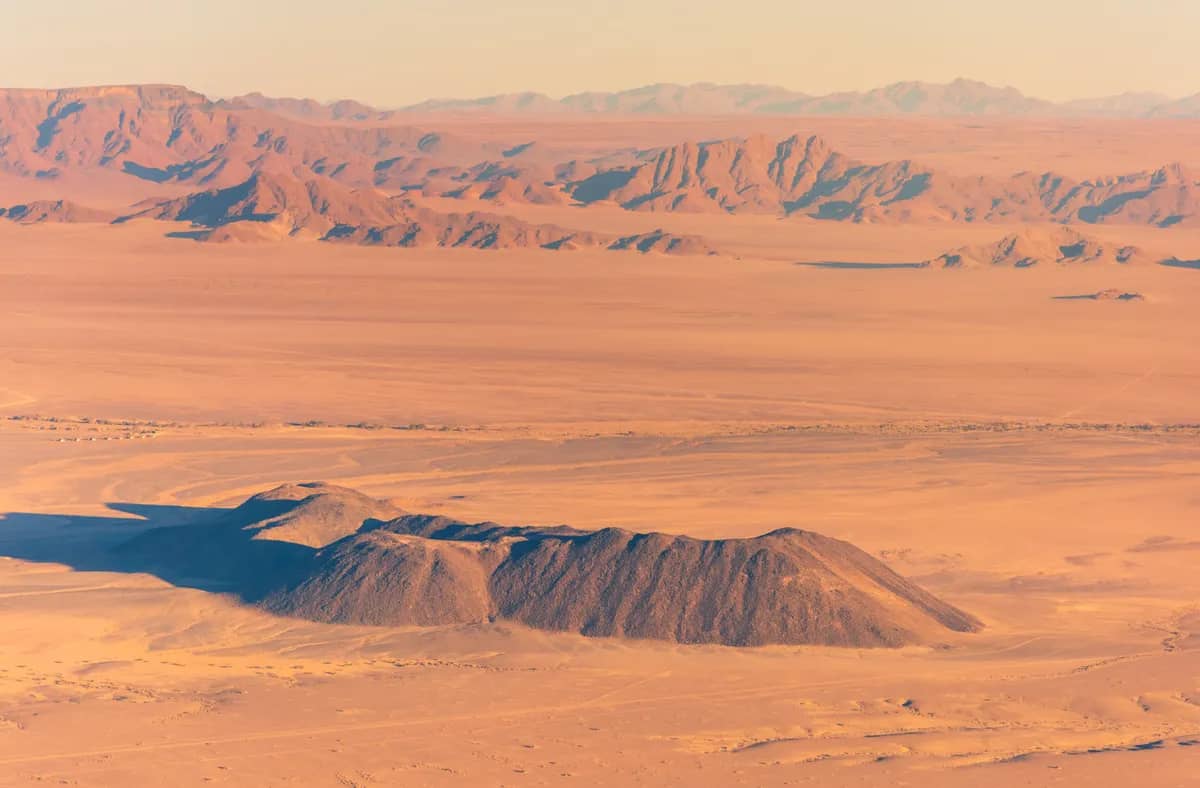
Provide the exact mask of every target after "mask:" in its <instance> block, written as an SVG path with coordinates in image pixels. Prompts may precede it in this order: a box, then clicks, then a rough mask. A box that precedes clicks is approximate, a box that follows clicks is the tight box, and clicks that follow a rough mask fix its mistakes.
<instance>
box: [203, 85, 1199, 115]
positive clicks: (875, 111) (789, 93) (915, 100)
mask: <svg viewBox="0 0 1200 788" xmlns="http://www.w3.org/2000/svg"><path fill="white" fill-rule="evenodd" d="M220 104H221V105H222V106H225V107H228V108H230V109H263V110H267V111H269V112H275V113H278V114H282V115H288V116H290V117H294V118H298V119H305V120H318V121H330V120H333V121H340V122H376V123H377V122H386V121H389V120H396V119H397V117H398V116H402V115H421V114H442V113H480V114H498V115H562V114H571V113H578V114H591V115H785V116H786V115H796V116H826V117H829V116H857V117H888V116H918V117H976V116H977V117H1069V118H1088V117H1091V118H1200V93H1198V94H1196V95H1193V96H1189V97H1187V98H1181V99H1172V98H1171V97H1169V96H1165V95H1162V94H1160V93H1149V92H1131V93H1121V94H1118V95H1113V96H1102V97H1098V98H1086V99H1076V100H1072V101H1060V102H1054V101H1046V100H1044V99H1039V98H1034V97H1031V96H1027V95H1025V94H1024V93H1022V92H1021V91H1019V90H1017V89H1016V88H1012V87H997V86H995V85H989V84H987V83H986V82H978V81H974V80H969V79H956V80H954V81H953V82H947V83H936V82H895V83H893V84H891V85H886V86H884V87H879V88H874V89H872V90H865V91H846V92H840V93H828V94H824V95H813V94H808V93H800V92H797V91H794V90H788V89H787V88H782V87H778V86H775V85H718V84H712V83H707V82H700V83H695V84H690V85H678V84H655V85H646V86H644V87H639V88H633V89H630V90H620V91H611V92H601V91H592V92H586V93H574V94H572V95H569V96H565V97H563V98H552V97H551V96H548V95H546V94H544V93H534V92H519V93H501V94H498V95H494V96H484V97H479V98H462V99H460V98H445V99H429V100H427V101H422V102H420V103H417V104H412V105H409V106H406V107H400V108H397V109H386V110H385V109H378V108H375V107H371V106H369V105H367V104H363V103H361V102H357V101H349V100H342V101H334V102H329V103H321V102H318V101H314V100H312V99H294V98H273V97H270V96H264V95H263V94H261V93H249V94H247V95H244V96H238V97H236V98H232V99H226V100H223V101H221V102H220Z"/></svg>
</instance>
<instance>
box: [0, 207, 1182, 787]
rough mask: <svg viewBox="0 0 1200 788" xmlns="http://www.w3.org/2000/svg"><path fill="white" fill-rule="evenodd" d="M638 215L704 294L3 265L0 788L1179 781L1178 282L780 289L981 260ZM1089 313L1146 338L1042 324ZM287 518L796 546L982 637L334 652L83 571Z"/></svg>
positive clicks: (1016, 276)
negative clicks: (311, 503) (235, 517)
mask: <svg viewBox="0 0 1200 788" xmlns="http://www.w3.org/2000/svg"><path fill="white" fill-rule="evenodd" d="M531 210H532V209H531ZM547 210H562V211H567V210H570V209H547ZM635 220H636V221H640V220H641V219H635ZM654 220H655V221H656V223H658V224H663V223H665V222H667V221H672V222H678V223H680V225H681V226H682V225H685V224H687V223H688V222H699V221H703V222H704V223H705V225H706V230H707V232H708V234H709V235H714V236H718V237H721V238H724V239H725V240H726V242H727V245H728V246H730V247H731V248H734V249H735V250H736V251H738V256H739V257H740V259H735V258H734V257H722V258H712V259H708V258H704V259H675V258H666V257H658V256H650V257H646V258H641V257H639V258H637V259H625V258H620V257H619V256H618V258H619V259H613V256H611V255H609V256H605V255H603V254H599V253H596V254H590V253H585V252H581V253H578V254H552V253H535V252H521V253H506V252H494V253H487V252H452V251H442V252H438V251H433V252H430V251H420V252H405V251H399V250H372V249H348V248H330V247H328V246H325V245H322V244H318V243H302V242H294V243H282V244H275V245H264V246H228V247H213V246H205V245H200V244H193V243H189V242H186V241H172V240H167V239H164V238H162V237H161V228H160V227H146V226H141V225H133V226H127V227H121V228H87V227H78V226H77V227H33V228H18V227H0V248H2V249H3V253H2V254H0V417H2V419H0V512H3V513H4V514H3V515H0V556H3V557H2V558H0V631H2V632H3V633H4V637H3V638H0V785H32V784H44V783H50V784H75V785H121V786H127V785H133V786H135V785H162V784H165V783H166V784H172V785H204V784H218V785H222V784H223V785H331V786H337V785H355V786H370V785H463V784H475V785H513V786H519V785H549V784H553V785H558V784H564V785H569V784H580V785H687V786H694V785H713V786H725V785H885V784H896V785H922V786H933V787H936V786H951V785H953V786H957V785H972V786H1011V785H1064V786H1067V785H1079V784H1085V783H1086V784H1092V785H1097V786H1101V785H1127V784H1131V783H1134V782H1136V783H1138V784H1141V785H1155V786H1158V785H1162V786H1184V785H1191V784H1193V783H1194V780H1195V774H1196V770H1197V767H1198V766H1200V648H1198V646H1200V575H1197V573H1196V572H1195V561H1196V557H1197V555H1200V536H1197V534H1196V529H1195V524H1196V523H1197V522H1200V493H1198V492H1197V489H1198V487H1197V480H1198V479H1200V414H1198V413H1197V410H1196V405H1195V392H1196V391H1197V390H1200V355H1198V354H1197V353H1196V350H1195V348H1196V347H1197V346H1198V345H1200V342H1198V341H1200V322H1198V321H1197V319H1196V307H1195V305H1196V304H1197V303H1200V271H1193V270H1185V269H1169V268H1165V267H1161V266H1154V265H1148V266H1136V267H1124V268H1123V267H1115V266H1100V267H1087V268H1077V269H1073V270H1011V269H1008V270H1002V271H991V270H981V271H954V272H947V271H931V270H924V271H922V270H906V269H898V270H836V269H824V268H814V267H809V266H799V265H795V264H794V263H796V262H804V261H810V262H811V261H820V260H829V259H836V260H858V261H889V260H892V261H897V260H921V259H927V258H928V257H930V256H932V255H934V254H937V253H939V252H941V251H944V250H945V249H947V248H953V247H955V246H960V245H963V244H967V243H975V242H978V241H987V240H992V239H994V237H995V235H996V228H995V227H991V228H984V229H982V230H979V229H977V228H961V227H960V228H948V227H937V228H924V229H921V228H913V227H892V228H887V227H841V226H836V227H829V226H826V225H821V224H817V223H797V224H789V225H788V226H787V227H786V228H780V229H778V230H777V231H775V232H771V233H768V232H766V231H765V230H764V227H765V226H766V225H765V223H766V222H768V221H771V220H766V219H762V220H760V219H756V218H752V217H745V219H744V220H743V219H742V218H738V219H730V220H724V219H722V218H713V217H670V218H669V219H668V218H667V217H654ZM589 221H594V222H597V223H599V222H604V221H613V222H616V221H618V218H617V217H616V215H615V214H614V215H613V216H608V215H607V214H604V213H603V212H600V213H597V214H595V218H594V219H589ZM776 226H777V225H776ZM1130 232H1132V231H1129V230H1128V229H1127V228H1126V230H1125V233H1126V235H1128V234H1129V233H1130ZM1138 232H1140V233H1142V234H1143V236H1144V237H1137V238H1131V240H1130V242H1132V243H1137V244H1139V245H1142V246H1145V247H1148V248H1149V247H1153V246H1155V245H1156V244H1157V245H1160V246H1162V245H1170V246H1172V247H1173V248H1172V249H1171V250H1170V251H1172V252H1173V253H1177V254H1180V256H1187V252H1188V249H1187V248H1186V247H1188V246H1189V245H1191V247H1192V248H1193V249H1194V250H1195V251H1194V253H1193V254H1192V255H1191V256H1192V257H1200V243H1197V240H1198V239H1200V236H1197V235H1196V234H1194V233H1193V234H1190V235H1189V232H1187V231H1180V232H1171V233H1169V234H1164V233H1162V232H1161V231H1138ZM1133 234H1135V235H1136V234H1137V233H1133ZM1178 247H1183V248H1178ZM1108 289H1117V290H1120V291H1122V292H1137V293H1139V294H1142V295H1143V296H1144V299H1143V300H1139V301H1128V302H1124V301H1105V300H1098V301H1092V300H1087V299H1083V300H1069V301H1064V300H1056V297H1058V296H1064V295H1078V294H1087V293H1096V292H1100V291H1104V290H1108ZM310 479H324V480H328V481H333V482H338V483H342V484H347V485H350V486H353V487H356V488H358V489H361V490H363V491H365V492H369V493H371V494H375V495H380V496H394V497H395V498H397V500H398V502H399V503H400V504H401V505H402V506H403V507H404V508H406V509H408V510H412V511H428V512H438V513H445V514H449V515H453V516H456V517H462V518H468V519H483V518H487V519H493V520H497V521H500V522H506V523H528V524H553V523H570V524H572V525H575V526H580V527H591V526H601V525H620V526H624V527H629V528H635V529H649V528H653V529H660V530H664V531H668V532H676V533H687V534H691V535H694V536H699V537H713V538H715V537H731V536H747V535H752V534H757V533H761V532H763V531H766V530H769V529H771V528H775V527H780V526H800V527H804V528H809V529H812V530H815V531H818V532H821V533H824V534H827V535H829V536H833V537H837V538H841V539H845V540H848V541H850V542H853V543H854V544H856V545H858V546H860V547H862V548H863V549H865V550H867V551H868V552H871V553H872V554H874V555H878V556H880V557H882V558H883V559H884V560H886V561H887V562H888V563H889V564H890V565H892V566H893V567H894V568H896V569H897V570H898V571H900V572H902V573H904V574H906V575H908V576H910V577H912V578H914V579H916V580H917V581H918V582H919V583H921V584H922V585H923V586H925V587H926V588H928V589H929V590H930V591H932V592H933V593H935V594H937V595H939V596H940V597H942V598H944V599H946V600H947V601H949V602H951V603H952V604H955V605H958V606H960V607H962V608H963V609H965V610H967V611H969V612H971V613H973V614H974V615H976V616H978V617H979V618H980V619H981V620H983V621H984V623H985V624H986V628H985V630H984V631H983V632H981V633H979V634H974V635H953V634H952V635H949V636H947V637H946V639H945V642H944V643H939V644H936V645H934V646H931V647H920V648H906V649H900V650H855V649H823V648H780V647H772V648H762V649H732V648H720V647H684V646H676V645H670V644H663V643H648V642H636V641H622V640H603V639H587V638H582V637H577V636H572V635H561V634H549V633H545V632H538V631H534V630H527V629H522V628H520V627H515V626H511V625H503V626H500V625H491V626H482V627H467V628H443V629H424V630H420V629H411V630H410V629H372V628H360V627H350V626H333V625H321V624H314V623H309V622H304V621H298V620H288V619H282V618H276V617H271V616H269V615H266V614H264V613H262V612H259V611H257V610H254V609H251V608H247V607H243V606H240V605H238V604H237V603H235V602H234V601H233V600H232V599H229V598H226V597H224V596H221V595H218V594H211V593H206V592H204V591H201V590H197V589H194V588H188V587H176V586H172V585H169V584H167V583H166V582H164V581H162V580H160V579H158V578H156V577H152V576H149V575H143V574H125V573H121V572H118V571H115V568H116V567H115V566H114V565H113V564H112V563H111V561H110V560H109V559H108V558H107V557H106V556H107V553H106V552H105V549H106V548H107V547H108V546H111V545H113V544H116V543H118V542H119V541H121V540H123V539H125V538H128V537H129V536H131V535H133V534H136V533H137V532H139V531H140V530H142V529H145V528H147V527H151V526H155V525H162V524H169V523H172V522H179V521H182V520H184V519H186V518H187V517H189V516H192V515H194V514H195V512H196V509H197V508H201V507H216V506H228V505H232V504H234V503H237V502H238V501H240V500H241V499H243V498H245V497H246V496H248V495H250V494H252V493H254V492H257V491H259V490H262V489H265V488H268V487H271V486H273V485H275V484H277V483H281V482H285V481H303V480H310Z"/></svg>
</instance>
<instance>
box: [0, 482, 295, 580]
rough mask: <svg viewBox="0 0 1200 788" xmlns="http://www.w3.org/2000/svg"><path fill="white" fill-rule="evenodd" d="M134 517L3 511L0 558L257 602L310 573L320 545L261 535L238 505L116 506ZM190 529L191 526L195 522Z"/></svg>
mask: <svg viewBox="0 0 1200 788" xmlns="http://www.w3.org/2000/svg"><path fill="white" fill-rule="evenodd" d="M107 506H108V508H109V509H111V510H112V511H113V512H119V513H121V514H124V515H133V517H128V516H124V517H123V516H112V517H105V516H85V515H62V514H33V513H28V512H11V513H8V514H5V515H0V556H5V557H9V558H16V559H20V560H23V561H33V562H36V563H53V564H63V565H65V566H69V567H71V568H72V569H75V570H78V571H84V572H123V573H145V574H150V575H154V576H156V577H158V578H160V579H162V580H165V581H166V582H168V583H171V584H172V585H175V586H180V587H183V588H196V589H200V590H203V591H212V592H220V593H235V594H237V595H238V596H239V597H241V598H242V599H243V600H245V601H255V600H257V599H259V598H261V596H262V595H263V594H265V593H266V592H267V590H269V589H270V588H274V587H276V586H278V585H279V583H280V582H281V581H283V582H287V581H288V580H290V579H291V578H292V577H294V576H295V574H296V573H297V572H301V571H303V568H304V567H306V566H307V563H308V561H310V560H311V558H312V556H313V555H314V554H315V552H316V551H315V550H314V549H312V548H309V547H305V546H303V545H297V544H292V543H289V542H276V541H269V540H255V539H254V538H253V533H251V532H247V531H245V530H243V528H242V527H241V525H240V524H239V522H238V521H237V520H235V519H233V518H232V517H231V516H230V515H231V513H232V512H233V511H234V510H232V509H220V508H205V507H187V506H160V505H154V504H138V503H110V504H107ZM189 526H190V527H189Z"/></svg>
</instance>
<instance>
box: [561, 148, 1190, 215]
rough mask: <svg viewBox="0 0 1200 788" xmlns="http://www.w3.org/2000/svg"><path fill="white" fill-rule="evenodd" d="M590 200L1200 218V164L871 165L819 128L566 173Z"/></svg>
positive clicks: (673, 206)
mask: <svg viewBox="0 0 1200 788" xmlns="http://www.w3.org/2000/svg"><path fill="white" fill-rule="evenodd" d="M564 188H566V189H567V191H568V192H569V193H570V194H571V196H572V197H573V198H574V199H575V200H577V201H579V202H582V203H594V202H611V203H616V204H618V205H620V206H621V207H623V208H626V209H628V210H636V211H668V212H673V211H688V212H699V213H705V212H724V213H769V214H784V215H794V214H800V215H804V216H808V217H811V218H815V219H822V220H829V221H853V222H880V221H883V222H886V221H892V222H901V221H903V222H928V221H952V222H981V221H1029V222H1045V221H1059V222H1082V223H1086V224H1097V223H1126V224H1151V225H1157V226H1160V227H1169V226H1173V225H1177V224H1194V223H1196V222H1197V221H1198V220H1200V175H1198V174H1197V173H1194V172H1192V171H1191V170H1189V169H1188V168H1186V167H1184V166H1183V165H1180V164H1172V165H1169V166H1166V167H1162V168H1160V169H1158V170H1155V171H1153V172H1142V173H1132V174H1128V175H1121V176H1116V177H1109V178H1100V179H1096V180H1089V181H1074V180H1072V179H1070V178H1067V177H1064V176H1060V175H1056V174H1054V173H1042V174H1035V173H1018V174H1016V175H1013V176H1011V177H1007V178H1000V177H991V176H974V177H973V176H961V175H952V174H949V173H945V172H940V171H938V170H935V169H932V168H930V167H926V166H924V165H921V164H919V163H917V162H913V161H910V160H899V161H891V162H884V163H882V164H865V163H862V162H859V161H856V160H854V159H850V158H848V157H846V156H844V155H842V154H840V153H838V152H837V151H835V150H833V149H832V148H831V147H830V146H829V145H828V143H826V142H825V141H824V140H823V139H821V138H820V137H816V136H809V137H803V136H800V135H792V136H790V137H787V138H785V139H782V140H772V139H769V138H767V137H765V136H762V135H756V136H753V137H749V138H746V139H725V140H716V141H712V142H685V143H681V144H678V145H674V146H670V147H667V148H662V149H659V150H657V151H649V152H647V153H646V154H645V155H644V156H643V157H642V159H641V160H640V161H639V162H638V163H636V164H632V165H620V164H618V165H616V166H613V167H611V168H607V167H601V168H598V169H597V170H596V171H594V172H593V173H592V174H590V175H588V176H587V177H584V178H581V179H578V180H571V181H568V182H566V183H565V184H564Z"/></svg>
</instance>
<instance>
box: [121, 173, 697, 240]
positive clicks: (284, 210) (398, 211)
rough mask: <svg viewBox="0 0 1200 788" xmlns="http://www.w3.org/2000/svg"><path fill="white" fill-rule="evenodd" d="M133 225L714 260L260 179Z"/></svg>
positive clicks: (222, 234) (150, 210)
mask: <svg viewBox="0 0 1200 788" xmlns="http://www.w3.org/2000/svg"><path fill="white" fill-rule="evenodd" d="M138 219H155V220H160V221H172V222H190V223H191V224H192V226H193V227H195V228H196V229H195V230H194V231H181V232H177V233H176V235H180V236H183V237H188V238H191V239H193V240H197V241H210V242H231V241H242V242H245V241H267V240H279V239H283V238H307V239H312V240H320V241H326V242H330V243H342V244H357V245H363V246H396V247H430V246H434V247H456V248H473V249H525V248H535V249H536V248H540V249H547V250H553V251H565V250H573V249H588V248H593V249H604V250H610V251H632V252H640V253H643V254H645V253H651V252H656V253H662V254H703V255H709V254H716V250H715V249H713V248H712V247H711V246H710V245H709V244H708V243H707V242H706V241H704V240H703V239H702V238H700V237H698V236H691V235H677V234H673V233H668V232H665V231H663V230H655V231H652V232H648V233H638V234H634V235H626V236H622V235H618V234H614V233H599V232H592V231H585V230H574V229H570V228H566V227H560V226H558V225H554V224H535V223H531V222H526V221H522V220H520V219H517V218H514V217H512V216H504V215H501V214H495V213H487V212H481V211H469V212H463V213H446V212H442V211H437V210H433V209H431V208H429V207H427V206H424V205H421V204H419V203H417V202H414V201H413V200H410V199H408V198H407V197H404V196H392V195H388V194H385V193H384V192H381V191H378V190H376V189H373V188H363V189H351V188H349V187H347V186H344V185H343V184H340V183H338V182H337V181H334V180H332V179H329V178H324V177H321V176H310V177H308V178H298V177H295V176H291V175H287V174H283V173H270V172H266V171H259V172H255V173H254V174H252V175H251V176H250V177H249V178H248V179H246V180H245V181H244V182H242V183H239V184H236V185H234V186H229V187H226V188H223V189H210V190H207V191H202V192H196V193H193V194H189V195H186V196H184V197H179V198H175V199H170V200H163V201H159V202H154V201H150V202H149V203H148V204H143V205H141V206H138V209H137V210H135V211H134V212H133V213H131V214H128V215H126V216H122V217H120V218H119V219H117V220H116V221H117V222H120V223H124V222H130V221H135V220H138Z"/></svg>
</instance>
